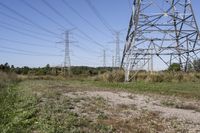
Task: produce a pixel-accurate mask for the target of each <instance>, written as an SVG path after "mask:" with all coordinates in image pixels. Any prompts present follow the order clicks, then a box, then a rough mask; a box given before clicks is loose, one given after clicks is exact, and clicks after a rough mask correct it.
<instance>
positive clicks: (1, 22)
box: [0, 21, 49, 36]
mask: <svg viewBox="0 0 200 133" xmlns="http://www.w3.org/2000/svg"><path fill="white" fill-rule="evenodd" d="M0 24H3V25H7V26H9V27H12V28H15V29H19V30H23V31H27V32H29V33H33V34H37V35H42V36H49V35H47V34H43V33H40V32H35V31H32V30H30V29H27V28H23V27H17V26H15V25H12V24H9V23H6V22H3V21H0Z"/></svg>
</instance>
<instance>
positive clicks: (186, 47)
mask: <svg viewBox="0 0 200 133" xmlns="http://www.w3.org/2000/svg"><path fill="white" fill-rule="evenodd" d="M199 37H200V36H199V29H198V25H197V22H196V19H195V16H194V12H193V9H192V5H191V0H134V3H133V13H132V16H131V20H130V24H129V29H128V34H127V38H126V44H125V48H124V53H123V58H122V67H123V68H124V69H125V72H126V79H125V80H126V81H129V79H130V77H129V73H130V71H132V70H136V67H138V64H140V66H142V67H144V66H145V65H147V64H148V63H149V62H152V63H153V61H152V60H153V59H154V58H157V59H159V60H160V61H162V63H164V64H166V65H167V66H170V65H171V64H172V63H180V65H181V68H182V69H183V70H184V71H187V70H188V66H189V64H192V63H193V60H194V59H196V58H198V54H199V53H200V45H199V43H198V40H199ZM156 62H157V61H156ZM157 63H158V62H157ZM141 64H142V65H141ZM154 64H155V61H154ZM152 66H153V64H152Z"/></svg>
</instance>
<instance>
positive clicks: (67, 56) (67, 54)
mask: <svg viewBox="0 0 200 133" xmlns="http://www.w3.org/2000/svg"><path fill="white" fill-rule="evenodd" d="M69 44H70V41H69V31H66V32H65V57H64V75H65V76H66V68H67V69H68V75H69V76H70V69H71V59H70V48H69Z"/></svg>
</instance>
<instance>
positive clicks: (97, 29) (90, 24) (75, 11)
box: [62, 0, 105, 35]
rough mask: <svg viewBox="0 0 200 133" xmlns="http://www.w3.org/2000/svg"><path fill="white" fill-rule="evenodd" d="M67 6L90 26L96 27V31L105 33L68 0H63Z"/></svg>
mask: <svg viewBox="0 0 200 133" xmlns="http://www.w3.org/2000/svg"><path fill="white" fill-rule="evenodd" d="M62 2H63V3H64V5H65V6H67V7H68V8H69V9H70V10H71V11H73V12H74V13H75V14H76V15H77V16H79V17H80V18H81V19H82V20H83V21H85V22H86V23H87V24H88V25H89V26H90V27H92V28H93V29H95V30H96V31H98V32H100V33H102V34H103V35H105V33H104V32H103V31H101V30H100V29H99V28H97V27H96V26H95V25H94V24H92V23H90V22H89V21H88V20H87V19H86V18H85V17H83V16H82V15H81V14H80V13H79V12H78V11H77V10H76V9H75V8H73V7H72V6H71V5H70V4H69V3H68V2H67V1H65V0H62Z"/></svg>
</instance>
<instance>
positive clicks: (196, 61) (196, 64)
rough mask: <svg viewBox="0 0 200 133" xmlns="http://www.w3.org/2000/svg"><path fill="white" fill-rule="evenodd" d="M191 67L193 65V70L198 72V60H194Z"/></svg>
mask: <svg viewBox="0 0 200 133" xmlns="http://www.w3.org/2000/svg"><path fill="white" fill-rule="evenodd" d="M193 65H194V70H195V71H197V72H200V59H197V60H194V62H193Z"/></svg>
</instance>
